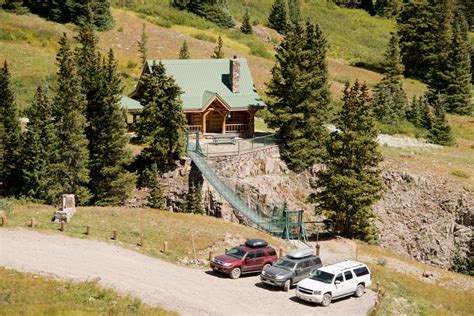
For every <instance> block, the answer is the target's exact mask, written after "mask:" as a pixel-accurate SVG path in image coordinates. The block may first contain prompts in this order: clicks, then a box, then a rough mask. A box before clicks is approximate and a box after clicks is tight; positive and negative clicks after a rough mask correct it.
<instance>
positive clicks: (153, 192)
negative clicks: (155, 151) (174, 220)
mask: <svg viewBox="0 0 474 316" xmlns="http://www.w3.org/2000/svg"><path fill="white" fill-rule="evenodd" d="M145 177H146V178H147V186H148V189H149V193H148V199H147V200H148V202H147V206H148V207H151V208H156V209H160V208H162V207H163V204H164V201H165V197H164V195H163V191H162V189H161V183H160V174H159V171H158V168H157V166H156V164H152V165H151V167H149V168H147V169H146V170H145Z"/></svg>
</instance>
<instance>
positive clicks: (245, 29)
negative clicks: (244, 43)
mask: <svg viewBox="0 0 474 316" xmlns="http://www.w3.org/2000/svg"><path fill="white" fill-rule="evenodd" d="M240 31H241V32H242V33H244V34H252V32H253V31H252V24H250V14H249V9H247V10H245V14H244V17H243V19H242V25H241V26H240Z"/></svg>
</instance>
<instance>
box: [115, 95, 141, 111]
mask: <svg viewBox="0 0 474 316" xmlns="http://www.w3.org/2000/svg"><path fill="white" fill-rule="evenodd" d="M120 104H121V105H122V107H123V108H125V109H127V110H141V109H143V106H142V105H141V104H140V102H138V101H137V100H134V99H132V98H129V97H127V96H125V95H123V96H122V99H121V100H120Z"/></svg>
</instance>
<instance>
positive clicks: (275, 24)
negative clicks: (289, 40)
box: [268, 0, 288, 34]
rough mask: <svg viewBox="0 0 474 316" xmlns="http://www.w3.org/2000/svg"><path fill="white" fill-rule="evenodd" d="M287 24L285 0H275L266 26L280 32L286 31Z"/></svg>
mask: <svg viewBox="0 0 474 316" xmlns="http://www.w3.org/2000/svg"><path fill="white" fill-rule="evenodd" d="M287 25H288V9H287V6H286V0H275V2H274V3H273V5H272V8H271V10H270V15H269V16H268V26H270V27H271V28H272V29H275V30H277V31H278V32H279V33H280V34H284V33H285V32H286V28H287Z"/></svg>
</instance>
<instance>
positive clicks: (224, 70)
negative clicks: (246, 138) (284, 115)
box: [142, 58, 264, 110]
mask: <svg viewBox="0 0 474 316" xmlns="http://www.w3.org/2000/svg"><path fill="white" fill-rule="evenodd" d="M161 62H162V63H163V65H164V66H165V68H166V73H167V74H168V75H171V76H172V77H173V78H174V79H175V80H176V83H177V84H178V85H179V86H180V87H181V89H182V90H183V92H184V93H183V94H182V95H181V99H182V100H183V108H184V110H199V109H201V108H203V107H204V106H206V105H207V104H208V103H209V101H210V100H211V98H212V97H213V96H215V95H218V96H219V98H220V99H221V100H222V101H223V102H224V103H225V104H227V105H228V106H229V108H230V109H244V108H256V107H262V106H264V103H263V101H262V99H261V98H260V96H259V95H258V93H257V91H256V89H255V86H254V83H253V79H252V74H251V73H250V69H249V67H248V64H247V60H246V59H245V58H240V91H239V92H238V93H233V92H232V90H231V87H230V74H229V63H230V61H229V59H177V60H162V61H161ZM153 63H156V64H158V63H159V61H158V60H156V61H154V60H148V61H147V62H146V63H145V68H144V69H143V72H142V73H145V72H151V71H152V69H151V67H152V65H153Z"/></svg>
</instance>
